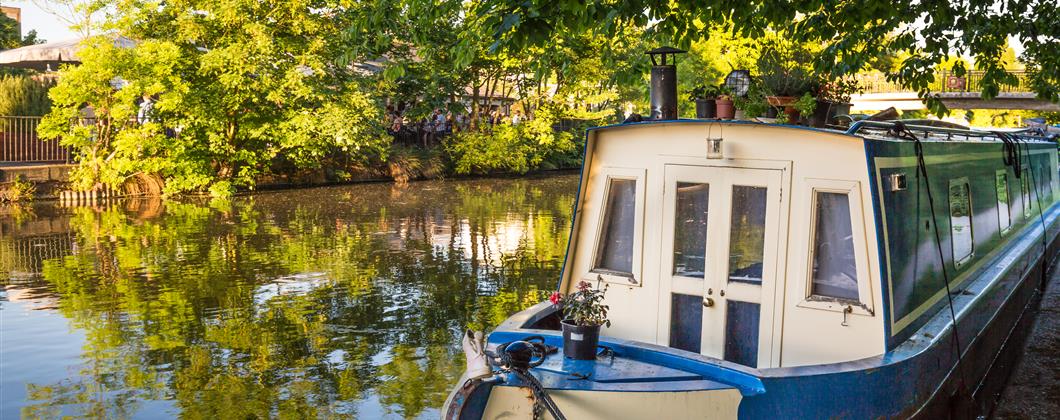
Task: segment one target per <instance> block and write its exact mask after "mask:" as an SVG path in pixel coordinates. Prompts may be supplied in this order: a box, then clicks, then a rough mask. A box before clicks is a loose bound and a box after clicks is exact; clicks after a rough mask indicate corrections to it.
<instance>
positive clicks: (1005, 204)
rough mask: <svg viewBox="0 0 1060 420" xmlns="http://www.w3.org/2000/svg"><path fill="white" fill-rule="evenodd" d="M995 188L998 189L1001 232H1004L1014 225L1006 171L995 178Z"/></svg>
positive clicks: (998, 173) (1000, 172)
mask: <svg viewBox="0 0 1060 420" xmlns="http://www.w3.org/2000/svg"><path fill="white" fill-rule="evenodd" d="M994 187H995V188H997V217H998V223H999V226H1001V230H1002V231H1004V230H1005V229H1008V228H1009V226H1010V225H1012V215H1011V214H1010V212H1009V198H1008V174H1006V173H1005V171H1004V170H1001V171H998V172H997V175H996V176H995V178H994Z"/></svg>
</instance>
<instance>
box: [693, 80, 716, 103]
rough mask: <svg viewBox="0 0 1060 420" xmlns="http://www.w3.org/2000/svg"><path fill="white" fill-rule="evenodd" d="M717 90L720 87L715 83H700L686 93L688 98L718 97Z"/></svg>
mask: <svg viewBox="0 0 1060 420" xmlns="http://www.w3.org/2000/svg"><path fill="white" fill-rule="evenodd" d="M719 92H720V89H719V88H718V86H717V85H714V84H705V83H701V84H698V85H696V87H694V88H692V91H691V92H689V93H688V100H690V101H695V100H699V99H714V98H716V97H718V93H719Z"/></svg>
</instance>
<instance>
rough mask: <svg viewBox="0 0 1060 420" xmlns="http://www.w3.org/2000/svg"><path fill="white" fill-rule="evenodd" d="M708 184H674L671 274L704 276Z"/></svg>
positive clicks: (708, 196)
mask: <svg viewBox="0 0 1060 420" xmlns="http://www.w3.org/2000/svg"><path fill="white" fill-rule="evenodd" d="M709 198H710V186H709V185H707V184H692V183H687V182H678V183H677V208H676V210H675V212H674V275H678V276H685V277H698V278H703V268H704V263H705V257H706V255H705V254H706V251H707V203H708V201H709Z"/></svg>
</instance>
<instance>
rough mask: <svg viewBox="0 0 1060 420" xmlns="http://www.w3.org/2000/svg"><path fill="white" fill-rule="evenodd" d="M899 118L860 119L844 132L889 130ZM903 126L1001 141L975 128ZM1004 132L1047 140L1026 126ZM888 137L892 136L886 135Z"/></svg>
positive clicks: (928, 134) (927, 133)
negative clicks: (893, 119) (887, 119)
mask: <svg viewBox="0 0 1060 420" xmlns="http://www.w3.org/2000/svg"><path fill="white" fill-rule="evenodd" d="M899 123H902V121H901V120H896V121H872V120H861V121H857V122H855V123H854V124H852V125H851V126H850V128H848V129H847V131H846V134H849V135H857V134H858V132H860V131H861V130H862V129H879V130H891V129H893V128H894V127H896V126H897V125H898V124H899ZM905 128H906V129H908V130H910V131H918V132H922V133H923V134H924V137H926V138H934V139H937V137H932V135H935V136H938V135H945V136H946V138H945V140H946V141H953V140H954V139H953V137H954V136H964V140H970V139H971V138H972V137H977V138H979V139H980V140H982V141H998V142H1000V141H1001V136H999V135H998V134H997V133H996V132H993V131H984V130H975V129H959V128H951V127H935V126H926V125H916V124H905ZM1005 134H1008V135H1010V136H1018V137H1020V138H1021V139H1028V140H1040V141H1047V140H1048V139H1047V138H1046V137H1044V136H1043V135H1042V132H1041V130H1038V129H1034V128H1026V129H1022V130H1013V131H1005ZM888 137H894V136H892V135H888Z"/></svg>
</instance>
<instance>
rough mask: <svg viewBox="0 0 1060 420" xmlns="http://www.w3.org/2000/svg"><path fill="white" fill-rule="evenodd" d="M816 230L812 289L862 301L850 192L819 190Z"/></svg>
mask: <svg viewBox="0 0 1060 420" xmlns="http://www.w3.org/2000/svg"><path fill="white" fill-rule="evenodd" d="M814 202H815V206H816V215H815V226H814V232H813V268H812V270H813V271H812V290H811V294H813V295H815V296H822V297H830V298H836V299H846V300H852V301H858V272H857V264H856V262H855V258H854V233H853V224H852V220H851V218H850V196H849V195H848V194H846V193H835V192H817V193H816V194H815V197H814Z"/></svg>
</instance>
